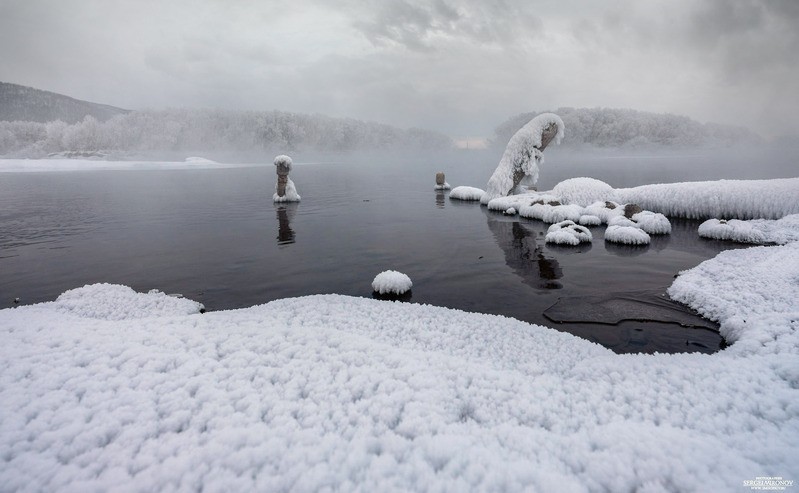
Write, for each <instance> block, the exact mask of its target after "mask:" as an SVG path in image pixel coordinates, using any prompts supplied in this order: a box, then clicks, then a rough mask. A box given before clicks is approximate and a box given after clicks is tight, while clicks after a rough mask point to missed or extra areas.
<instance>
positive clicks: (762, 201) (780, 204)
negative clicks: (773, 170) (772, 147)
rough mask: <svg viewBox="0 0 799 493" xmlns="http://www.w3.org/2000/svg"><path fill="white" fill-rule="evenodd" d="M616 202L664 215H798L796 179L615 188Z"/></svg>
mask: <svg viewBox="0 0 799 493" xmlns="http://www.w3.org/2000/svg"><path fill="white" fill-rule="evenodd" d="M616 193H617V194H618V197H619V200H621V201H624V202H635V203H636V204H639V205H640V206H641V207H643V208H644V209H648V210H651V211H655V212H660V213H663V214H666V215H667V216H678V217H688V218H693V219H707V218H713V217H715V218H722V217H723V218H735V219H779V218H781V217H783V216H787V215H789V214H799V178H782V179H775V180H719V181H698V182H683V183H661V184H656V185H643V186H640V187H635V188H622V189H617V190H616Z"/></svg>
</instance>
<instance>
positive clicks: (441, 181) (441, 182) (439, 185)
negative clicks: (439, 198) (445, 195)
mask: <svg viewBox="0 0 799 493" xmlns="http://www.w3.org/2000/svg"><path fill="white" fill-rule="evenodd" d="M435 189H436V190H449V189H450V186H449V183H447V180H446V179H445V177H444V172H443V171H439V172H438V173H436V187H435Z"/></svg>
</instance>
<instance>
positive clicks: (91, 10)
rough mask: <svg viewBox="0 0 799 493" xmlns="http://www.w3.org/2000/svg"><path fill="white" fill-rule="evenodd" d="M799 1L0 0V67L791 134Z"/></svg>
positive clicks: (253, 103)
mask: <svg viewBox="0 0 799 493" xmlns="http://www.w3.org/2000/svg"><path fill="white" fill-rule="evenodd" d="M798 25H799V3H797V2H795V1H793V0H773V1H768V2H760V1H755V0H712V1H704V2H695V1H693V0H676V1H671V0H660V1H653V2H638V1H634V0H616V1H612V2H601V3H600V2H581V1H577V0H573V1H568V0H566V1H541V2H523V1H506V2H480V1H476V0H462V1H454V0H437V1H434V2H428V1H422V0H402V1H397V2H381V1H376V0H375V1H365V2H362V1H355V0H337V1H334V2H327V1H324V2H323V1H321V0H300V1H297V0H291V1H288V0H274V1H267V2H249V1H248V2H234V3H231V2H222V1H217V0H205V1H202V2H194V1H189V0H177V1H171V2H160V1H155V0H135V1H134V0H118V1H114V2H108V1H106V0H81V1H72V0H70V1H57V0H6V1H4V2H2V3H0V80H3V81H7V82H14V83H18V84H23V85H28V86H33V87H37V88H41V89H46V90H50V91H55V92H59V93H63V94H67V95H70V96H72V97H76V98H79V99H85V100H88V101H95V102H99V103H106V104H111V105H115V106H119V107H122V108H127V109H133V110H143V109H152V110H161V109H166V108H176V107H177V108H219V109H223V110H252V111H269V110H281V111H288V112H298V113H307V114H324V115H329V116H332V117H351V118H356V119H360V120H366V121H377V122H383V123H387V124H390V125H394V126H398V127H401V128H410V127H418V128H424V129H429V130H433V131H437V132H440V133H443V134H445V135H447V136H449V137H452V138H456V139H459V138H466V137H478V138H489V137H491V135H492V132H493V130H494V128H495V127H496V125H498V124H499V123H500V122H502V121H504V120H505V119H507V118H508V117H509V116H511V115H516V114H518V113H520V112H528V111H543V110H548V109H555V108H558V107H564V106H565V107H578V108H579V107H589V108H590V107H598V106H601V107H614V108H634V109H638V110H645V111H652V112H670V113H674V114H680V115H687V116H689V117H691V118H694V119H696V120H698V121H700V122H703V123H704V122H707V121H715V122H720V123H725V124H733V125H742V126H746V127H749V128H751V129H752V130H754V131H756V132H757V133H758V134H760V135H762V136H763V137H766V138H768V139H770V138H774V137H779V136H781V135H786V134H787V135H796V134H798V133H799V120H798V119H797V114H799V103H798V102H797V98H799V96H798V95H797V91H796V87H799V64H796V63H795V57H796V53H797V51H799V50H798V49H799V29H797V26H798Z"/></svg>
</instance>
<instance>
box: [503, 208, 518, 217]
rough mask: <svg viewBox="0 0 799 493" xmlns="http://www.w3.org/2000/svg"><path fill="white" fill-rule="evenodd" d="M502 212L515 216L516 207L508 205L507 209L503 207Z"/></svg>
mask: <svg viewBox="0 0 799 493" xmlns="http://www.w3.org/2000/svg"><path fill="white" fill-rule="evenodd" d="M503 214H505V215H506V216H515V215H516V209H514V208H513V207H508V208H507V209H505V211H504V212H503Z"/></svg>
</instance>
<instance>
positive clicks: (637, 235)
mask: <svg viewBox="0 0 799 493" xmlns="http://www.w3.org/2000/svg"><path fill="white" fill-rule="evenodd" d="M650 240H651V239H650V237H649V235H648V234H647V233H646V232H645V231H644V230H642V229H640V228H638V227H636V226H619V225H616V224H613V225H609V226H608V227H607V229H606V230H605V241H609V242H611V243H622V244H624V245H648V244H649V242H650Z"/></svg>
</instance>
